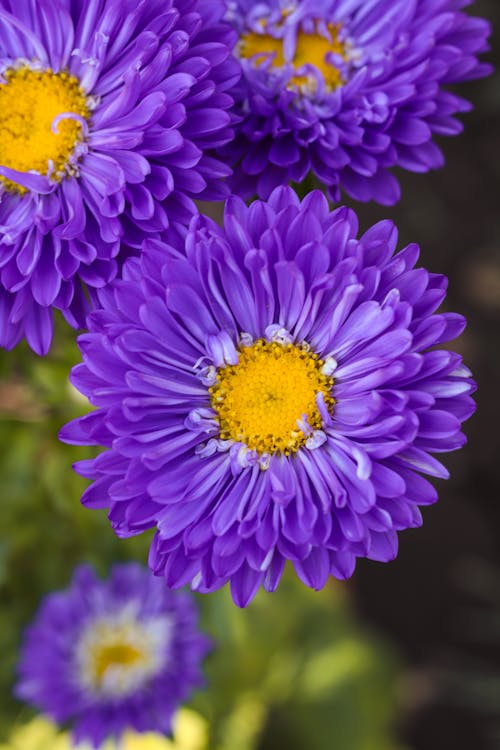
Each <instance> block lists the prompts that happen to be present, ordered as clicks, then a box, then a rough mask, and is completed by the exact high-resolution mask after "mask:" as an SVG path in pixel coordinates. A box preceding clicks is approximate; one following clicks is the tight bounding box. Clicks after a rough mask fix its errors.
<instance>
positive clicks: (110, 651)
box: [93, 643, 144, 685]
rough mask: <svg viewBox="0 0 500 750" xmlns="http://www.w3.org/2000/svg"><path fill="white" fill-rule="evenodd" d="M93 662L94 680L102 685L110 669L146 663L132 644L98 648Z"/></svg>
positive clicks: (113, 644)
mask: <svg viewBox="0 0 500 750" xmlns="http://www.w3.org/2000/svg"><path fill="white" fill-rule="evenodd" d="M93 660H94V661H93V669H94V679H95V682H96V684H99V685H100V684H102V682H103V680H104V677H105V675H106V673H107V672H108V670H109V669H116V667H119V668H121V667H129V666H131V665H132V664H137V663H138V662H139V663H140V662H142V661H144V655H143V654H142V652H141V651H139V649H138V648H135V646H132V645H131V644H130V643H110V644H107V645H103V646H101V647H100V648H97V649H96V650H95V652H94V654H93Z"/></svg>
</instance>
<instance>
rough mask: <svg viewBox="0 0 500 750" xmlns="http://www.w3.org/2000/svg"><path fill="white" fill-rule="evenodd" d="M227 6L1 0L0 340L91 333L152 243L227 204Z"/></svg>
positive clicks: (163, 0) (35, 344)
mask: <svg viewBox="0 0 500 750" xmlns="http://www.w3.org/2000/svg"><path fill="white" fill-rule="evenodd" d="M224 13H225V3H224V2H223V0H203V1H202V0H148V1H147V2H144V1H142V2H138V0H0V345H1V346H4V347H7V348H12V347H13V346H15V345H16V344H17V343H18V342H19V341H20V339H21V338H23V337H24V336H25V337H26V338H27V340H28V343H29V344H30V346H31V347H32V349H34V350H35V351H36V352H37V353H38V354H45V353H46V352H47V351H48V349H49V347H50V342H51V338H52V310H53V308H57V309H59V310H62V312H63V314H64V316H65V318H66V320H67V321H68V322H69V323H70V324H71V325H72V326H74V327H83V325H84V322H85V315H86V313H87V312H88V309H89V302H88V293H90V295H91V297H92V296H95V290H96V289H98V288H100V287H102V286H104V285H105V284H107V283H108V282H109V281H110V280H111V279H113V278H114V277H115V276H116V274H117V271H118V268H119V263H120V262H121V260H122V259H123V257H124V255H125V254H131V253H132V254H133V253H134V252H136V251H137V250H138V248H139V247H140V245H141V243H142V241H143V239H144V235H145V234H150V235H153V236H155V235H157V233H159V232H161V231H163V230H165V229H166V228H167V227H170V228H175V227H176V226H177V225H179V226H180V225H184V224H185V223H186V222H187V221H189V219H190V217H191V216H192V214H193V213H194V212H195V206H194V203H193V198H209V199H220V198H221V197H223V196H225V195H226V194H227V188H226V187H224V186H223V184H222V183H223V179H222V178H225V177H226V176H227V175H228V174H230V171H231V170H230V169H229V167H228V166H226V164H224V163H223V162H222V161H221V160H220V159H217V158H214V156H213V155H212V153H211V152H212V151H213V149H215V148H216V147H219V146H222V145H223V144H224V143H227V142H228V141H229V140H231V138H232V137H233V130H232V127H231V125H232V115H231V114H230V112H229V111H228V110H229V109H230V108H231V106H232V104H233V99H232V97H231V96H230V95H229V94H228V93H227V92H228V89H230V88H232V86H233V85H234V83H235V81H236V80H237V79H238V77H239V75H240V71H239V66H238V64H237V62H236V61H235V60H234V58H233V57H232V56H231V50H232V48H233V46H234V42H235V36H236V35H235V32H234V30H233V29H232V28H231V27H230V26H229V25H228V24H227V23H226V22H225V21H224V20H223V16H224Z"/></svg>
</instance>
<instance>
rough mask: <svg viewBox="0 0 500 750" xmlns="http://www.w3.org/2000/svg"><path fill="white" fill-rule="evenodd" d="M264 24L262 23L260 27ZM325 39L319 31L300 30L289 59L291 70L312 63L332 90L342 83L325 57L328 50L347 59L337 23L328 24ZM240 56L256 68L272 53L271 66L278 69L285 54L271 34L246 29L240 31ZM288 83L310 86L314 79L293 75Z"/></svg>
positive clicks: (279, 43)
mask: <svg viewBox="0 0 500 750" xmlns="http://www.w3.org/2000/svg"><path fill="white" fill-rule="evenodd" d="M265 26H266V24H265V23H263V29H265ZM327 28H328V34H329V38H328V37H326V36H323V35H322V34H319V33H316V34H308V33H306V32H305V31H302V29H300V30H299V32H298V34H297V41H296V46H295V54H294V56H293V59H292V60H291V61H290V62H291V64H292V65H293V67H294V68H295V70H297V69H298V68H300V67H301V66H302V65H305V64H306V63H309V64H310V65H313V66H314V67H315V68H316V69H317V70H319V71H320V73H321V74H322V75H323V79H324V81H325V85H326V87H327V89H328V90H330V91H333V90H334V89H337V88H338V87H339V86H342V84H343V83H345V81H344V79H343V77H342V74H341V72H340V70H339V69H338V68H337V67H336V66H335V65H334V64H332V62H331V61H330V60H329V59H328V55H329V53H333V54H335V55H340V57H342V58H343V59H344V60H347V59H348V58H347V52H346V46H345V44H344V43H343V42H342V41H341V40H340V37H339V35H340V29H341V27H340V24H332V23H329V24H328V26H327ZM239 52H240V56H241V57H243V58H245V59H249V58H254V64H255V65H256V67H260V66H261V65H262V64H263V63H264V62H265V60H266V59H267V58H268V57H269V56H270V55H273V58H272V62H271V67H272V68H281V67H283V65H285V62H286V60H285V56H284V52H283V39H276V38H275V37H274V36H272V35H271V34H266V33H262V34H258V33H255V32H250V33H248V34H244V35H243V36H242V38H241V40H240V45H239ZM290 84H292V85H293V86H297V87H299V88H302V87H304V86H311V85H313V86H314V79H311V78H310V77H309V76H307V75H295V76H293V77H292V79H291V81H290Z"/></svg>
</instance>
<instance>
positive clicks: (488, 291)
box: [350, 0, 500, 750]
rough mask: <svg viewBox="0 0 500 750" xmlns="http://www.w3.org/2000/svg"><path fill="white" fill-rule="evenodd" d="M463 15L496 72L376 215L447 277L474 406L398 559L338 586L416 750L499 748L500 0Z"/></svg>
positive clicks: (484, 1)
mask: <svg viewBox="0 0 500 750" xmlns="http://www.w3.org/2000/svg"><path fill="white" fill-rule="evenodd" d="M471 12H473V13H474V15H478V16H483V17H486V18H488V19H490V20H491V22H492V23H493V29H494V31H493V40H492V46H493V51H492V53H490V55H489V59H490V60H491V61H492V62H493V64H494V65H495V67H496V68H497V72H496V73H495V74H494V75H493V76H492V77H490V78H488V79H486V80H484V81H479V82H473V83H471V84H468V88H467V86H464V87H462V89H461V93H462V94H463V95H464V96H466V97H467V98H470V99H471V100H472V101H473V103H474V105H475V109H474V111H473V112H472V113H471V114H468V115H466V116H465V117H464V122H465V130H464V133H463V134H462V135H461V136H460V137H458V138H454V139H442V141H441V145H442V147H443V149H444V152H445V155H446V166H445V168H444V169H443V170H441V171H439V172H435V173H432V174H428V175H424V176H422V175H408V174H401V183H402V186H403V199H402V201H401V202H400V203H399V204H398V206H397V207H396V208H394V209H392V210H385V211H384V213H385V215H386V217H388V218H392V219H394V220H395V221H396V223H397V224H398V226H399V228H400V239H401V241H402V243H404V244H406V243H408V242H418V243H419V244H420V246H421V249H422V255H421V262H422V263H423V264H425V265H426V266H427V267H428V268H429V269H430V270H432V271H434V272H439V273H444V274H446V275H447V276H448V277H449V279H450V287H449V295H448V298H447V307H448V308H449V309H450V310H454V311H457V312H461V313H463V314H465V315H466V316H467V318H468V328H467V331H466V332H465V334H464V335H463V337H462V338H461V339H460V341H459V342H458V348H459V350H460V351H461V353H462V354H463V355H464V358H465V360H466V362H467V363H468V365H469V366H470V367H471V368H472V370H473V372H474V375H475V377H476V379H477V381H478V384H479V389H478V393H477V404H478V409H477V413H476V414H475V416H474V417H473V418H472V419H471V421H470V422H469V424H468V425H467V426H466V432H467V434H468V437H469V444H468V446H467V447H466V448H465V449H464V450H462V451H461V452H460V453H459V454H456V455H452V456H450V457H448V458H447V459H446V460H445V462H446V463H447V465H448V467H449V468H450V469H451V476H452V478H451V479H450V480H449V481H448V482H441V486H440V488H439V489H440V502H439V503H438V504H437V505H435V506H433V507H430V508H427V509H425V510H424V519H425V523H424V526H423V528H422V529H419V530H416V531H408V532H404V533H402V534H401V535H400V553H399V557H398V559H397V560H396V562H394V563H391V564H390V565H387V566H382V565H379V564H371V563H369V562H366V561H361V562H360V564H359V565H358V569H357V573H356V575H355V577H354V580H353V583H352V584H350V585H352V586H354V587H355V593H356V596H355V601H356V607H357V610H358V613H359V614H360V616H361V617H362V619H363V620H365V621H369V622H370V623H374V624H376V625H377V626H378V627H379V628H380V629H381V630H383V631H384V633H385V634H387V635H388V636H389V637H391V638H392V639H393V640H394V641H395V642H396V643H397V644H398V646H399V648H400V651H401V654H402V655H403V657H404V659H406V661H407V663H408V665H409V668H410V669H409V672H408V674H407V677H406V678H405V679H404V680H403V684H402V685H401V691H402V695H401V698H402V700H403V702H405V703H406V706H407V708H408V709H409V713H408V714H407V717H406V719H405V720H403V721H402V722H401V725H400V733H401V736H402V738H403V739H404V741H405V742H406V743H407V744H408V746H410V747H411V748H414V750H444V749H445V748H453V749H454V750H462V749H463V750H483V749H484V750H486V749H487V750H491V749H492V748H500V452H499V446H500V439H499V428H500V398H499V396H498V391H499V388H500V336H499V330H500V73H499V72H498V69H499V68H500V54H499V49H500V2H499V0H478V2H475V3H474V4H473V6H472V9H471ZM357 211H358V214H359V215H360V216H361V222H362V226H368V225H369V224H371V223H373V222H374V221H377V220H379V218H380V208H379V207H376V206H367V207H361V208H360V207H359V206H358V207H357Z"/></svg>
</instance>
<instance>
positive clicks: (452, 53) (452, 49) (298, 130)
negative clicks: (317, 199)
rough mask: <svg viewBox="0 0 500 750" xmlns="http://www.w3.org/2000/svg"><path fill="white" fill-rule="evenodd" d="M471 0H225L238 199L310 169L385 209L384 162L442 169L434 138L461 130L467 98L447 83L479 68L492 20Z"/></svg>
mask: <svg viewBox="0 0 500 750" xmlns="http://www.w3.org/2000/svg"><path fill="white" fill-rule="evenodd" d="M469 4H470V3H469V1H468V0H265V1H264V2H259V3H254V2H253V1H252V0H232V1H231V2H230V3H229V12H228V20H230V21H231V22H232V23H233V25H234V27H235V29H236V30H237V32H238V34H239V37H240V42H239V45H238V47H237V50H238V55H239V59H240V63H241V67H242V71H243V77H242V79H241V81H240V82H239V84H237V86H236V89H235V92H234V94H235V100H236V113H237V114H238V116H240V117H241V118H242V121H241V123H240V124H239V125H238V126H237V128H236V138H235V139H234V140H233V141H231V142H230V143H228V144H227V146H224V147H223V148H222V149H221V154H222V156H223V157H224V159H227V161H228V163H230V164H233V166H234V176H233V177H232V178H231V180H232V181H231V185H232V188H233V190H234V191H235V192H237V193H239V194H240V195H242V196H243V197H249V196H252V195H255V194H258V196H259V197H261V198H267V197H268V195H269V194H270V192H271V190H273V189H274V188H275V187H276V186H278V185H284V184H288V183H289V182H290V181H294V182H301V181H302V180H304V178H305V177H306V176H307V174H308V173H309V172H312V173H314V174H315V175H316V177H317V178H318V179H319V180H320V181H321V182H322V183H324V184H325V185H326V186H327V188H328V192H329V195H330V197H331V198H332V199H333V200H334V201H338V200H339V199H340V194H341V193H340V191H341V188H342V189H343V190H344V191H345V192H346V193H347V194H348V195H350V196H351V197H353V198H355V199H356V200H359V201H369V200H374V201H377V202H378V203H381V204H384V205H391V204H393V203H395V202H396V201H398V200H399V197H400V188H399V183H398V181H397V179H396V177H395V176H394V175H393V174H392V172H391V171H390V170H391V168H392V167H396V166H398V167H402V168H403V169H408V170H410V171H412V172H427V171H428V170H430V169H437V168H439V167H442V166H443V163H444V159H443V154H442V152H441V150H440V149H439V147H438V146H437V145H436V143H435V141H434V137H435V136H451V135H457V134H458V133H460V132H461V130H462V124H461V122H460V121H459V120H457V119H456V117H455V115H456V114H457V113H461V112H467V111H469V110H470V109H471V105H470V103H469V102H467V101H466V100H464V99H462V98H461V97H459V96H457V95H456V93H452V92H450V91H448V90H447V87H448V86H449V85H450V84H456V83H459V82H462V81H467V80H471V79H474V78H480V77H482V76H485V75H487V74H488V73H489V72H490V70H491V66H489V65H487V64H485V63H481V62H479V61H478V55H479V54H480V53H481V52H485V51H486V50H488V43H487V39H488V35H489V33H490V25H489V23H488V22H487V21H485V20H483V19H480V18H472V17H470V16H468V15H466V14H465V13H463V12H462V8H463V7H464V6H466V5H469Z"/></svg>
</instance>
